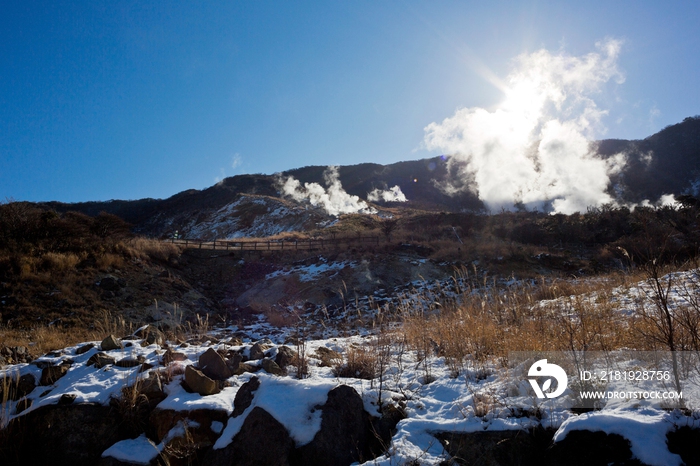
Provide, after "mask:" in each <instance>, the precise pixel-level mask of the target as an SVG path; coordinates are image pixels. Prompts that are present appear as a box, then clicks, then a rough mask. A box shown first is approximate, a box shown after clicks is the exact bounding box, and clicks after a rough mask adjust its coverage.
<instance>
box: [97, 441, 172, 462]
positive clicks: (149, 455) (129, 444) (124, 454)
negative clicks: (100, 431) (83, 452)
mask: <svg viewBox="0 0 700 466" xmlns="http://www.w3.org/2000/svg"><path fill="white" fill-rule="evenodd" d="M161 450H162V449H161V448H160V447H159V446H158V445H156V444H155V443H153V442H152V441H151V440H149V438H148V437H146V434H141V435H140V436H138V437H137V438H135V439H127V440H122V441H120V442H117V443H115V444H114V445H112V446H111V447H109V448H108V449H106V450H105V451H104V452H103V453H102V457H103V458H108V457H111V458H114V459H116V460H119V461H123V462H125V463H130V464H151V461H152V460H154V459H155V458H156V457H157V456H158V454H159V453H160V452H161Z"/></svg>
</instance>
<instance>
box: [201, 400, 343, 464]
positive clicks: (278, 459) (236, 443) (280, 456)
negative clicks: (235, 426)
mask: <svg viewBox="0 0 700 466" xmlns="http://www.w3.org/2000/svg"><path fill="white" fill-rule="evenodd" d="M293 449H294V441H293V440H292V438H291V437H290V435H289V432H288V431H287V429H286V428H285V427H284V426H283V425H282V424H280V423H279V421H277V419H275V418H274V417H272V415H270V413H268V412H267V411H265V410H264V409H262V408H260V407H257V406H256V407H255V408H253V409H252V411H251V412H250V414H249V415H248V416H247V417H246V419H245V421H243V426H241V430H240V431H239V432H238V434H236V436H235V437H234V438H233V440H232V441H231V443H230V444H229V445H227V446H226V447H224V448H221V449H218V450H213V449H212V450H210V451H209V453H208V454H207V455H206V457H205V458H204V462H203V464H206V465H209V466H260V465H267V466H287V465H289V456H290V453H291V452H292V451H293ZM327 464H334V463H327Z"/></svg>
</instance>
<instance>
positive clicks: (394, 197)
mask: <svg viewBox="0 0 700 466" xmlns="http://www.w3.org/2000/svg"><path fill="white" fill-rule="evenodd" d="M367 200H368V201H370V202H379V201H384V202H407V201H408V199H406V195H405V194H404V193H403V192H402V191H401V187H400V186H399V185H396V186H394V187H393V188H390V189H385V190H380V189H379V188H376V189H373V190H372V191H371V192H369V193H367Z"/></svg>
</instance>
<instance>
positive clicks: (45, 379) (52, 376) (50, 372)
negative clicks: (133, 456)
mask: <svg viewBox="0 0 700 466" xmlns="http://www.w3.org/2000/svg"><path fill="white" fill-rule="evenodd" d="M68 369H69V366H68V365H60V366H50V367H45V368H44V370H42V371H41V378H40V379H39V385H52V384H53V383H54V382H56V381H57V380H58V379H60V378H61V377H63V376H64V375H66V373H67V372H68Z"/></svg>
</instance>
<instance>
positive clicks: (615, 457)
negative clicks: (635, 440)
mask: <svg viewBox="0 0 700 466" xmlns="http://www.w3.org/2000/svg"><path fill="white" fill-rule="evenodd" d="M547 453H548V454H547V456H546V458H545V460H547V461H546V462H547V464H549V465H551V466H564V465H567V466H579V465H580V466H584V465H586V466H606V465H609V464H615V465H625V466H632V465H641V464H642V463H641V462H639V461H638V460H636V459H632V450H631V449H630V442H629V440H627V439H626V438H624V437H622V436H621V435H618V434H606V433H605V432H590V431H587V430H574V431H571V432H569V433H568V434H567V435H566V437H565V438H564V439H563V440H560V441H558V442H556V443H555V444H554V445H552V447H551V448H550V449H549V451H548V452H547Z"/></svg>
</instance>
